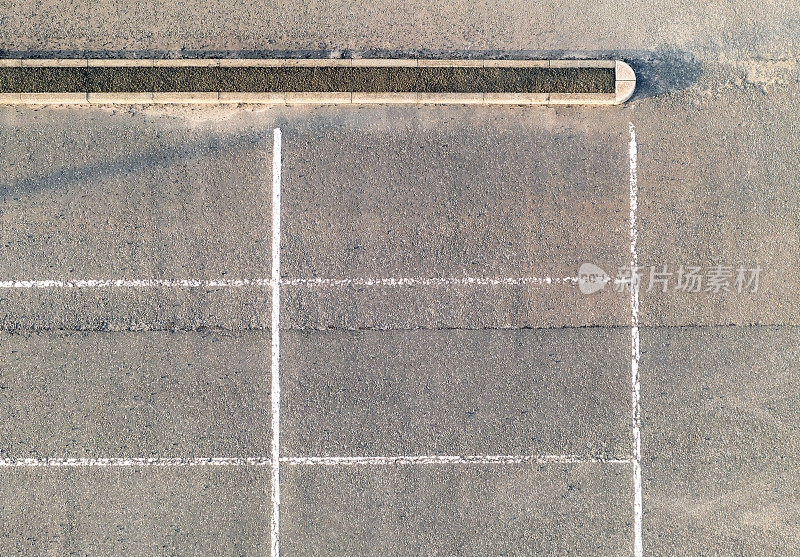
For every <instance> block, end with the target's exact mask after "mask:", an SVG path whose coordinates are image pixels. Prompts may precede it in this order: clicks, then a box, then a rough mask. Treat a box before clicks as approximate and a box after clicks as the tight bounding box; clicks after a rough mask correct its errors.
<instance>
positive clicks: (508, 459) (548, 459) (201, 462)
mask: <svg viewBox="0 0 800 557" xmlns="http://www.w3.org/2000/svg"><path fill="white" fill-rule="evenodd" d="M271 462H272V461H271V460H270V459H269V458H254V457H251V458H236V457H212V458H179V457H176V458H18V459H8V458H3V459H0V468H3V467H6V468H85V467H96V468H123V467H148V466H150V467H202V466H269V465H270V464H271ZM280 462H281V463H282V464H288V465H290V466H359V465H360V466H363V465H371V466H391V465H396V466H409V465H423V464H525V463H531V464H630V463H631V459H630V458H601V457H581V456H577V455H468V456H455V455H421V456H410V455H402V456H297V457H282V458H281V459H280Z"/></svg>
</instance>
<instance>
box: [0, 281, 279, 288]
mask: <svg viewBox="0 0 800 557" xmlns="http://www.w3.org/2000/svg"><path fill="white" fill-rule="evenodd" d="M269 285H270V280H269V279H240V280H230V279H218V280H192V279H184V280H161V279H133V280H129V279H115V280H4V281H0V288H241V287H246V286H269Z"/></svg>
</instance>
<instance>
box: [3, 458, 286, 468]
mask: <svg viewBox="0 0 800 557" xmlns="http://www.w3.org/2000/svg"><path fill="white" fill-rule="evenodd" d="M270 462H271V461H270V459H268V458H233V457H212V458H179V457H175V458H17V459H8V458H3V459H0V467H17V468H39V467H53V468H60V467H66V468H70V467H74V468H82V467H98V468H122V467H140V466H141V467H144V466H154V467H180V466H186V467H200V466H265V465H268V464H270Z"/></svg>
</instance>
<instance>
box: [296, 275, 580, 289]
mask: <svg viewBox="0 0 800 557" xmlns="http://www.w3.org/2000/svg"><path fill="white" fill-rule="evenodd" d="M579 280H580V279H578V277H429V278H424V277H397V278H393V277H390V278H358V279H353V278H346V279H330V278H315V279H284V280H283V281H281V282H282V284H284V285H287V286H345V287H346V286H394V287H401V286H435V287H442V286H542V285H545V284H570V285H575V284H577V283H578V281H579Z"/></svg>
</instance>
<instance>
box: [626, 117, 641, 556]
mask: <svg viewBox="0 0 800 557" xmlns="http://www.w3.org/2000/svg"><path fill="white" fill-rule="evenodd" d="M629 125H630V136H631V139H630V143H629V144H628V158H629V160H630V177H629V184H630V226H631V264H630V266H631V426H632V434H633V459H632V461H633V554H634V556H635V557H642V554H643V547H642V438H641V428H640V422H641V415H640V397H641V389H640V384H639V357H640V354H641V351H640V347H639V279H638V272H639V271H638V265H639V257H638V255H637V253H636V241H637V240H638V237H639V233H638V230H637V228H636V213H637V210H638V205H639V185H638V182H637V178H636V170H637V168H636V167H637V157H638V148H637V146H636V130H635V129H634V127H633V123H632V122H631V123H630V124H629Z"/></svg>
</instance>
